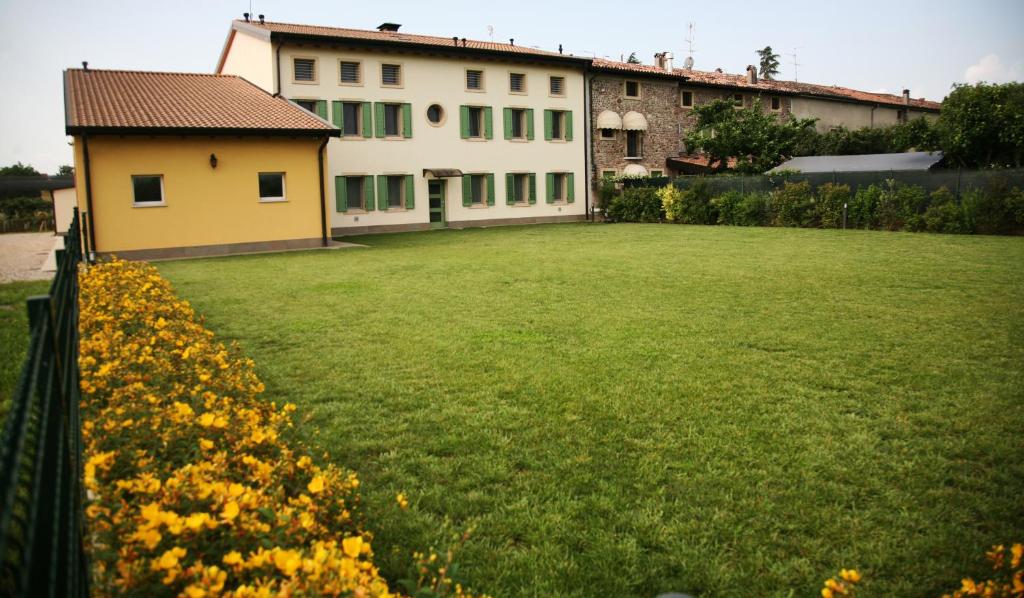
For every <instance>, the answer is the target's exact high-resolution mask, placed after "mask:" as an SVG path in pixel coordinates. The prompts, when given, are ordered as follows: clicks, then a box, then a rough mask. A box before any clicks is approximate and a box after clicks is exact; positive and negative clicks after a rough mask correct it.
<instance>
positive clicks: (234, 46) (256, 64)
mask: <svg viewBox="0 0 1024 598" xmlns="http://www.w3.org/2000/svg"><path fill="white" fill-rule="evenodd" d="M229 43H230V47H229V48H228V53H227V55H226V56H225V57H224V64H223V66H222V67H221V70H220V72H222V73H224V74H226V75H238V76H240V77H243V78H245V79H246V80H248V81H249V82H251V83H254V84H255V85H257V86H259V87H262V88H263V89H265V90H267V91H268V92H270V93H274V52H273V47H272V46H271V43H270V38H269V35H266V32H265V31H259V32H257V34H255V35H254V34H251V33H248V32H245V31H237V30H236V31H234V33H233V34H232V35H231V36H230V37H229Z"/></svg>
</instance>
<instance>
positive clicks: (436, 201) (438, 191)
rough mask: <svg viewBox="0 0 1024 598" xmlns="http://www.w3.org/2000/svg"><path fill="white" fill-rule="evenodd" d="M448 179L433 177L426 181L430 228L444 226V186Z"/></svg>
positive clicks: (445, 222)
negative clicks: (433, 178)
mask: <svg viewBox="0 0 1024 598" xmlns="http://www.w3.org/2000/svg"><path fill="white" fill-rule="evenodd" d="M447 186H448V181H446V180H444V179H435V180H430V181H427V192H428V195H429V197H428V199H429V202H430V228H444V227H445V226H447V225H448V220H447V219H446V218H445V216H444V196H445V187H447Z"/></svg>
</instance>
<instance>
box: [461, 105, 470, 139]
mask: <svg viewBox="0 0 1024 598" xmlns="http://www.w3.org/2000/svg"><path fill="white" fill-rule="evenodd" d="M459 132H460V133H461V135H462V138H463V139H469V106H459Z"/></svg>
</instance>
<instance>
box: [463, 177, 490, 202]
mask: <svg viewBox="0 0 1024 598" xmlns="http://www.w3.org/2000/svg"><path fill="white" fill-rule="evenodd" d="M466 174H468V175H469V176H470V180H469V207H471V208H486V207H489V206H488V205H487V194H488V190H487V175H488V173H486V172H469V173H466ZM472 177H480V201H479V202H476V201H473V178H472Z"/></svg>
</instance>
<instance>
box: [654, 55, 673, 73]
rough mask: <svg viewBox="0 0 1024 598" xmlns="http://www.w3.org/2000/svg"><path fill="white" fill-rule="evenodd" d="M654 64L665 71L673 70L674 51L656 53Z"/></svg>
mask: <svg viewBox="0 0 1024 598" xmlns="http://www.w3.org/2000/svg"><path fill="white" fill-rule="evenodd" d="M654 65H655V66H657V67H658V68H659V69H661V70H663V71H667V72H669V73H671V72H672V52H658V53H657V54H655V55H654Z"/></svg>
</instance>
